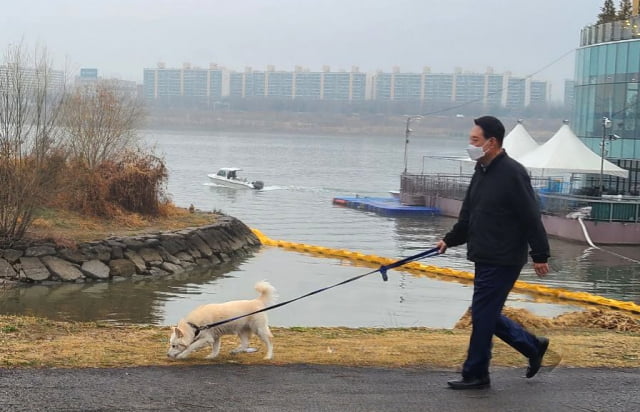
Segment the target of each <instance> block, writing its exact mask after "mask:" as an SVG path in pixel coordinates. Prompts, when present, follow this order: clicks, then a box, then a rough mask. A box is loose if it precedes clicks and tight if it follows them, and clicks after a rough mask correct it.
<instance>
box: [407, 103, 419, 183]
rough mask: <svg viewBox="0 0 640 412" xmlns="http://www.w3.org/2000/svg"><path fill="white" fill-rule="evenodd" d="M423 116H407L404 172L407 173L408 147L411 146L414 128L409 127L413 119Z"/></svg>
mask: <svg viewBox="0 0 640 412" xmlns="http://www.w3.org/2000/svg"><path fill="white" fill-rule="evenodd" d="M420 119H422V116H407V126H406V128H405V130H404V172H403V174H405V175H406V174H407V148H408V146H409V135H410V134H411V132H413V130H411V128H410V127H409V126H410V125H411V120H420Z"/></svg>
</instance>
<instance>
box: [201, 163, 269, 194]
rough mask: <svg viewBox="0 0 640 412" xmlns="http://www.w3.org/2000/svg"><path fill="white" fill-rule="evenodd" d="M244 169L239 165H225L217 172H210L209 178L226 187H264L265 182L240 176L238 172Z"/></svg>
mask: <svg viewBox="0 0 640 412" xmlns="http://www.w3.org/2000/svg"><path fill="white" fill-rule="evenodd" d="M241 170H242V169H239V168H237V167H223V168H221V169H220V170H218V173H216V174H213V173H211V174H208V175H207V176H209V178H210V179H211V180H213V182H214V183H215V184H217V185H220V186H226V187H234V188H248V189H255V190H260V189H262V188H263V187H264V183H262V182H261V181H260V180H256V181H253V182H251V181H249V180H247V179H246V178H244V177H239V176H238V172H239V171H241Z"/></svg>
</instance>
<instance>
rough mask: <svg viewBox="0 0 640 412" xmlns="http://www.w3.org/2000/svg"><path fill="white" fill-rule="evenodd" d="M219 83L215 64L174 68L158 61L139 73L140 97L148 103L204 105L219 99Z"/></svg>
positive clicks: (187, 65)
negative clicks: (141, 91) (202, 66)
mask: <svg viewBox="0 0 640 412" xmlns="http://www.w3.org/2000/svg"><path fill="white" fill-rule="evenodd" d="M222 86H223V85H222V68H220V67H218V66H217V65H215V64H211V65H210V66H209V68H208V69H203V68H199V67H191V65H190V64H188V63H185V64H184V65H183V67H182V68H180V69H177V68H166V67H165V65H164V63H159V64H158V67H156V68H154V69H150V68H147V69H144V73H143V96H144V99H145V101H146V102H147V103H149V104H151V105H161V106H167V107H172V106H187V107H206V106H207V105H211V104H212V103H214V102H216V101H218V100H220V99H221V97H222Z"/></svg>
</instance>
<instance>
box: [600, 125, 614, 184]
mask: <svg viewBox="0 0 640 412" xmlns="http://www.w3.org/2000/svg"><path fill="white" fill-rule="evenodd" d="M610 127H611V120H610V119H609V118H608V117H603V118H602V142H601V143H600V180H599V182H598V191H599V192H600V194H601V195H602V192H603V191H604V188H603V187H602V175H603V174H604V145H605V139H606V138H607V129H609V128H610Z"/></svg>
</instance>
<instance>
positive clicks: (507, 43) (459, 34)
mask: <svg viewBox="0 0 640 412" xmlns="http://www.w3.org/2000/svg"><path fill="white" fill-rule="evenodd" d="M603 2H604V0H480V1H478V0H208V1H205V0H172V1H169V0H0V39H2V42H3V43H4V44H2V43H0V48H1V49H4V48H6V46H7V45H8V44H9V43H15V42H19V41H20V40H21V39H23V41H24V42H25V43H26V44H27V45H29V46H34V45H36V44H41V45H45V46H46V47H47V49H48V50H49V51H50V53H51V54H52V55H53V56H54V59H55V63H56V65H57V66H59V67H60V68H62V67H63V66H64V65H65V61H66V62H67V63H68V67H69V68H71V69H73V70H78V69H79V68H81V67H95V68H98V69H99V72H100V75H101V76H103V77H118V78H121V79H127V80H135V81H138V82H141V81H142V69H143V68H145V67H155V66H156V64H157V63H158V62H160V61H162V62H165V63H166V65H167V67H181V66H182V63H183V62H190V63H191V64H192V65H194V66H200V67H208V65H209V63H210V62H214V63H218V64H220V65H223V66H225V67H227V68H230V69H234V70H244V67H245V66H251V67H253V68H254V69H257V70H264V69H265V68H266V66H267V65H269V64H272V65H275V66H276V69H279V70H293V69H294V66H295V65H301V66H304V67H308V68H309V69H311V70H312V71H320V70H321V69H322V66H323V65H329V66H330V67H331V69H332V70H339V69H345V70H350V69H351V67H352V66H358V67H360V70H361V71H364V72H374V71H376V70H382V71H387V72H388V71H391V70H392V68H393V66H399V67H400V69H401V71H403V72H409V71H412V72H419V71H422V68H423V67H424V66H430V67H431V69H432V72H452V71H454V69H455V68H456V67H461V68H462V69H463V70H465V71H474V72H484V71H485V70H486V68H487V67H488V66H491V67H493V68H494V70H495V71H496V72H504V71H511V72H512V73H514V75H519V76H526V75H529V74H532V73H534V72H536V71H537V70H539V69H541V68H543V67H545V66H546V65H549V64H550V63H552V62H553V61H554V60H556V59H558V58H559V57H560V56H562V55H563V54H565V53H567V52H570V51H572V50H574V49H575V48H576V47H577V46H578V43H579V35H580V29H581V28H582V27H584V26H585V25H588V24H592V23H594V22H595V20H596V18H597V14H598V13H599V11H600V7H601V6H602V3H603ZM615 3H616V4H617V3H618V2H617V1H615ZM573 67H574V53H570V54H569V55H567V56H565V57H564V58H563V59H561V60H560V61H558V62H557V63H555V64H553V65H552V66H551V67H549V68H547V69H545V70H544V71H542V72H540V73H539V74H537V75H536V76H534V78H536V79H540V80H549V81H551V82H552V83H553V91H552V95H553V98H554V100H558V99H561V95H562V93H563V85H562V80H563V79H565V78H572V77H573Z"/></svg>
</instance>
